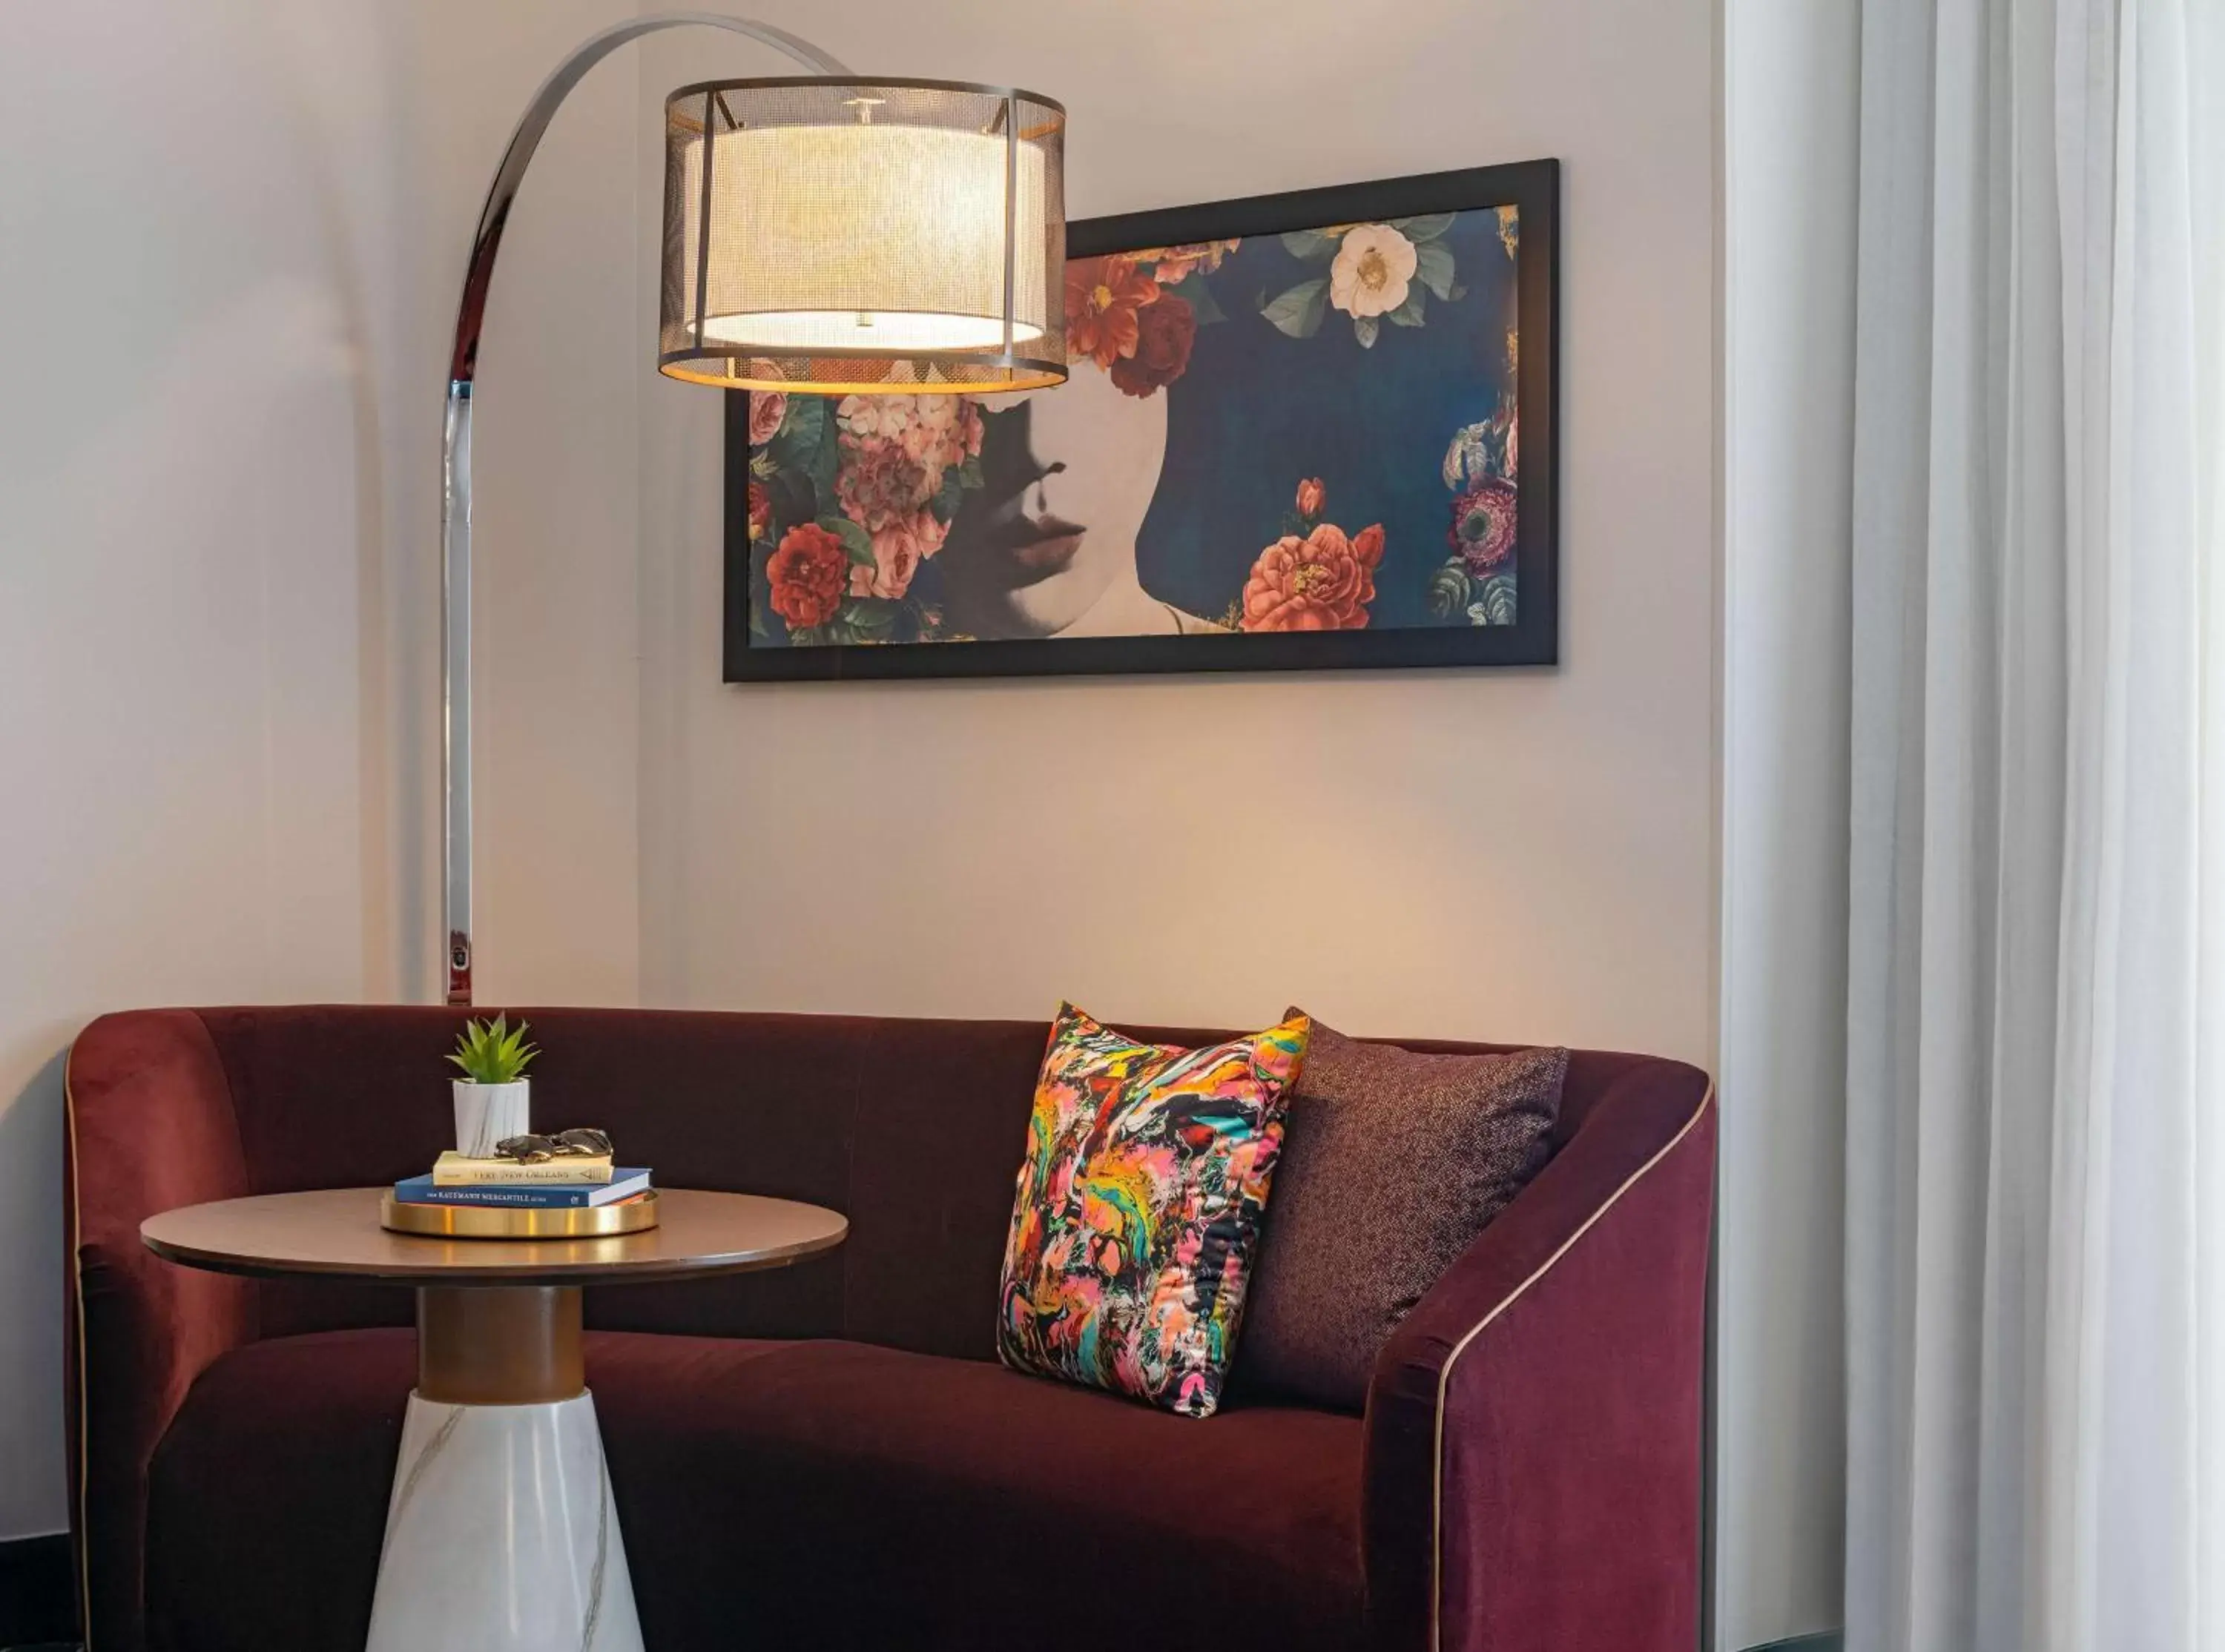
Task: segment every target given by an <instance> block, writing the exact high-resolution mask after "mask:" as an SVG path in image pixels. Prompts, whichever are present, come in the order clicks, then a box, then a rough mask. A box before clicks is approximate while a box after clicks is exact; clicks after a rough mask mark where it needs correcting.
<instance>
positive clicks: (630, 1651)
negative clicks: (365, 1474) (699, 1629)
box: [370, 1393, 641, 1652]
mask: <svg viewBox="0 0 2225 1652" xmlns="http://www.w3.org/2000/svg"><path fill="white" fill-rule="evenodd" d="M448 1648H454V1649H457V1652H466V1649H469V1652H558V1649H564V1652H587V1649H589V1648H593V1649H594V1652H641V1623H640V1620H639V1619H638V1618H637V1617H635V1615H634V1606H633V1582H632V1579H631V1578H630V1577H629V1576H628V1575H627V1573H626V1560H625V1546H624V1544H623V1543H622V1542H620V1541H619V1540H618V1511H617V1510H616V1509H615V1508H614V1507H613V1506H612V1502H611V1489H610V1479H609V1477H608V1476H607V1475H606V1474H605V1472H604V1469H603V1443H602V1437H601V1434H600V1432H599V1430H598V1429H597V1428H596V1427H595V1402H594V1400H593V1397H592V1396H588V1395H586V1394H584V1393H583V1394H579V1395H575V1396H574V1397H573V1398H571V1399H568V1400H558V1401H555V1402H548V1403H542V1404H533V1405H453V1404H448V1403H445V1402H440V1401H434V1400H428V1399H425V1398H423V1397H422V1396H419V1395H416V1394H412V1395H411V1396H409V1416H408V1418H407V1420H406V1421H404V1422H403V1427H402V1454H401V1458H400V1460H399V1461H398V1462H397V1464H396V1467H395V1472H394V1493H393V1496H392V1497H391V1498H390V1499H389V1501H388V1503H387V1507H386V1547H385V1548H384V1550H382V1551H381V1553H380V1554H379V1560H378V1592H377V1595H376V1596H375V1597H374V1598H373V1601H372V1605H371V1644H370V1652H445V1649H448Z"/></svg>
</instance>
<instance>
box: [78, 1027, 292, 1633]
mask: <svg viewBox="0 0 2225 1652" xmlns="http://www.w3.org/2000/svg"><path fill="white" fill-rule="evenodd" d="M65 1083H66V1089H67V1097H68V1110H69V1135H68V1145H67V1161H66V1165H65V1169H64V1179H63V1220H64V1221H65V1223H66V1224H67V1231H66V1235H65V1238H66V1246H67V1248H66V1250H65V1253H64V1256H65V1265H66V1266H67V1268H68V1269H69V1277H68V1279H67V1281H66V1289H65V1293H64V1301H65V1303H66V1304H67V1307H66V1312H67V1315H68V1327H67V1340H66V1343H65V1346H66V1349H67V1364H68V1389H67V1404H68V1408H69V1429H70V1440H71V1449H72V1452H73V1457H74V1459H75V1460H74V1461H73V1463H72V1465H71V1475H70V1524H71V1529H72V1531H73V1534H74V1535H75V1537H76V1541H77V1554H78V1562H79V1572H78V1579H79V1589H80V1591H81V1592H82V1593H83V1596H84V1598H83V1599H82V1601H81V1603H80V1604H81V1606H82V1609H83V1611H84V1613H85V1624H86V1643H87V1645H88V1646H90V1647H94V1648H98V1649H99V1652H136V1648H138V1647H139V1646H140V1645H141V1643H142V1627H141V1577H142V1567H143V1548H144V1538H145V1527H146V1509H147V1466H148V1464H149V1461H150V1460H151V1459H153V1457H154V1454H155V1445H156V1443H157V1442H158V1441H160V1440H161V1439H162V1434H163V1431H164V1430H165V1429H167V1428H168V1427H169V1424H170V1419H171V1418H172V1417H173V1416H174V1415H176V1412H177V1409H178V1406H179V1404H180V1403H181V1402H182V1401H183V1400H184V1398H185V1396H186V1390H187V1389H188V1388H190V1387H191V1386H192V1385H193V1379H194V1378H195V1377H199V1376H200V1374H201V1372H202V1371H204V1370H206V1369H207V1368H208V1367H209V1365H210V1364H212V1363H213V1362H214V1361H215V1360H216V1359H217V1358H218V1357H219V1356H220V1355H222V1354H224V1353H225V1352H227V1351H230V1350H231V1349H233V1348H236V1347H238V1346H239V1345H242V1344H243V1343H246V1342H250V1341H252V1340H253V1339H254V1337H255V1334H256V1326H255V1313H256V1298H255V1289H254V1284H253V1282H252V1281H250V1280H245V1279H235V1278H231V1277H229V1276H226V1275H219V1274H211V1273H204V1272H202V1271H200V1269H192V1268H180V1267H176V1266H174V1265H173V1264H171V1263H167V1262H164V1261H162V1260H161V1259H160V1258H159V1257H157V1256H155V1255H154V1253H153V1252H151V1251H149V1250H148V1249H147V1248H146V1246H145V1245H144V1244H143V1243H142V1242H141V1240H140V1237H139V1224H140V1223H141V1222H142V1221H143V1220H144V1219H145V1218H148V1217H149V1216H152V1215H154V1214H155V1213H156V1212H160V1211H166V1210H174V1209H175V1208H177V1207H178V1206H181V1205H196V1204H200V1203H202V1202H203V1201H205V1200H207V1199H231V1198H235V1197H238V1195H241V1194H244V1193H247V1192H248V1191H249V1187H248V1179H247V1163H246V1157H245V1155H244V1151H243V1149H242V1146H241V1142H240V1134H239V1124H238V1118H237V1117H235V1115H234V1112H233V1110H232V1098H231V1085H230V1083H229V1082H228V1080H227V1079H226V1078H225V1070H224V1066H223V1063H222V1062H221V1061H220V1060H219V1059H218V1055H217V1051H216V1046H215V1045H214V1044H213V1043H212V1041H210V1038H209V1035H208V1029H207V1028H206V1026H205V1025H204V1024H203V1023H202V1022H201V1018H200V1016H197V1015H195V1014H194V1013H193V1011H191V1010H143V1011H137V1012H134V1013H131V1014H128V1015H117V1016H102V1017H101V1018H100V1019H99V1020H98V1021H96V1022H93V1023H92V1025H91V1026H90V1027H88V1028H86V1030H85V1031H84V1032H83V1033H81V1034H79V1036H78V1040H77V1042H76V1043H75V1044H74V1045H73V1047H72V1048H71V1050H70V1055H69V1067H68V1073H67V1079H66V1081H65Z"/></svg>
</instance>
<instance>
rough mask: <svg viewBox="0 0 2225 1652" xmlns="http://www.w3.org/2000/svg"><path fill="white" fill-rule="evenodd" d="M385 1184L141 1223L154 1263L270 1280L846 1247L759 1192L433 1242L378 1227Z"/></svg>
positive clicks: (240, 1202) (683, 1192) (783, 1258)
mask: <svg viewBox="0 0 2225 1652" xmlns="http://www.w3.org/2000/svg"><path fill="white" fill-rule="evenodd" d="M385 1192H386V1189H385V1188H384V1187H336V1188H330V1189H326V1190H325V1191H323V1192H319V1193H261V1194H257V1195H256V1196H255V1197H253V1198H250V1199H219V1200H218V1201H217V1202H216V1203H214V1204H212V1205H188V1206H186V1207H185V1208H183V1209H182V1210H174V1211H165V1212H162V1215H160V1216H150V1217H149V1218H147V1219H146V1220H145V1221H144V1222H142V1223H141V1224H140V1225H139V1237H141V1238H143V1239H144V1240H145V1241H146V1243H147V1248H148V1249H149V1250H152V1251H153V1252H154V1253H155V1255H156V1256H162V1257H165V1258H167V1259H168V1260H169V1261H171V1262H175V1263H183V1264H184V1265H185V1266H187V1267H188V1268H206V1269H211V1270H212V1271H214V1272H217V1273H220V1274H252V1275H263V1276H270V1275H288V1274H324V1275H333V1276H335V1277H344V1278H350V1279H364V1280H383V1281H384V1282H388V1283H390V1284H396V1285H465V1284H481V1285H555V1284H564V1285H618V1284H625V1283H628V1282H633V1281H637V1280H640V1281H646V1280H656V1279H674V1278H684V1277H693V1276H698V1275H708V1274H733V1273H746V1272H748V1271H749V1270H751V1269H758V1268H779V1267H783V1266H785V1265H786V1264H788V1263H791V1262H794V1261H796V1259H797V1258H798V1257H799V1256H809V1255H811V1254H812V1253H813V1252H814V1251H817V1250H832V1249H833V1248H834V1246H836V1245H838V1244H841V1243H842V1239H843V1236H844V1235H845V1234H846V1233H847V1232H848V1231H849V1228H850V1225H849V1223H848V1222H847V1221H846V1220H845V1219H844V1218H842V1217H841V1216H840V1214H838V1213H837V1212H834V1211H830V1210H824V1209H821V1207H820V1206H816V1205H802V1204H798V1203H796V1201H795V1200H794V1199H763V1198H759V1197H758V1195H756V1194H754V1193H696V1192H692V1191H690V1190H688V1189H687V1188H684V1187H661V1188H659V1189H658V1190H657V1210H658V1213H659V1214H658V1223H657V1225H656V1226H655V1227H653V1228H649V1229H646V1230H645V1231H642V1232H639V1233H620V1234H614V1235H612V1237H609V1238H601V1239H548V1240H540V1239H434V1238H424V1237H418V1236H416V1235H415V1234H409V1233H390V1232H389V1231H387V1230H386V1229H384V1228H383V1227H381V1226H380V1225H378V1201H379V1198H380V1195H382V1194H383V1193H385Z"/></svg>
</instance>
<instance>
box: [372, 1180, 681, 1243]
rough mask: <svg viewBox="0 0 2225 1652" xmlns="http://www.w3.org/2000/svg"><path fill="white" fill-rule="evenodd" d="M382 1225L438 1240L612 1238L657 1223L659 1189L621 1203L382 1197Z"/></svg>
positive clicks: (380, 1223)
mask: <svg viewBox="0 0 2225 1652" xmlns="http://www.w3.org/2000/svg"><path fill="white" fill-rule="evenodd" d="M378 1225H380V1226H381V1227H384V1228H390V1229H392V1230H393V1231H395V1232H396V1233H418V1234H422V1235H424V1236H425V1237H428V1238H434V1239H606V1238H608V1237H611V1235H612V1234H613V1233H638V1232H640V1231H642V1230H643V1228H652V1227H655V1226H656V1189H655V1188H653V1187H652V1188H651V1189H650V1191H649V1192H647V1193H643V1194H642V1195H641V1197H640V1198H638V1199H626V1200H624V1201H623V1202H622V1203H619V1204H616V1205H594V1206H564V1207H561V1208H558V1207H552V1206H542V1205H526V1206H518V1205H404V1204H402V1203H400V1202H399V1201H398V1200H396V1198H395V1197H394V1195H393V1194H392V1193H386V1194H384V1195H382V1196H381V1197H380V1199H379V1201H378Z"/></svg>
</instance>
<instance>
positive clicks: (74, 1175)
mask: <svg viewBox="0 0 2225 1652" xmlns="http://www.w3.org/2000/svg"><path fill="white" fill-rule="evenodd" d="M76 1065H77V1041H76V1040H75V1039H72V1040H71V1041H70V1048H69V1054H67V1055H65V1056H64V1057H63V1058H62V1127H63V1128H64V1129H65V1130H67V1131H68V1132H69V1168H70V1187H69V1205H70V1209H69V1266H70V1291H71V1294H73V1296H74V1297H75V1298H76V1301H77V1529H76V1530H75V1531H74V1532H73V1533H72V1534H71V1537H72V1546H73V1548H75V1549H76V1550H77V1599H78V1608H77V1610H78V1618H79V1622H78V1626H77V1632H78V1638H79V1643H80V1645H82V1646H83V1647H84V1649H85V1652H92V1544H91V1543H90V1542H89V1541H87V1540H86V1533H87V1531H88V1530H89V1529H90V1527H91V1524H92V1522H91V1519H90V1517H89V1513H88V1509H87V1505H88V1503H89V1501H90V1499H91V1497H92V1448H91V1446H90V1445H89V1444H88V1443H87V1441H88V1435H89V1434H90V1431H91V1429H92V1409H91V1401H92V1396H91V1394H90V1393H89V1392H88V1390H87V1388H86V1376H85V1247H84V1244H83V1243H82V1241H83V1237H84V1235H83V1232H82V1230H81V1229H80V1227H79V1223H80V1222H81V1221H82V1220H83V1211H84V1207H83V1206H81V1205H80V1204H79V1202H78V1174H79V1159H78V1151H77V1092H76V1091H75V1090H74V1089H73V1087H72V1086H71V1084H70V1069H71V1068H73V1067H75V1066H76Z"/></svg>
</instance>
